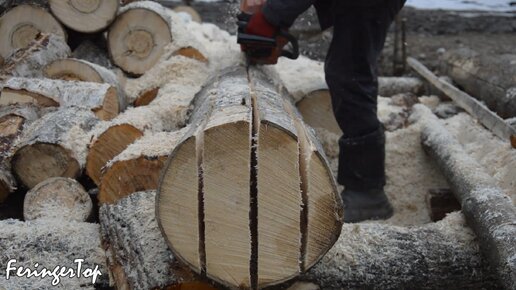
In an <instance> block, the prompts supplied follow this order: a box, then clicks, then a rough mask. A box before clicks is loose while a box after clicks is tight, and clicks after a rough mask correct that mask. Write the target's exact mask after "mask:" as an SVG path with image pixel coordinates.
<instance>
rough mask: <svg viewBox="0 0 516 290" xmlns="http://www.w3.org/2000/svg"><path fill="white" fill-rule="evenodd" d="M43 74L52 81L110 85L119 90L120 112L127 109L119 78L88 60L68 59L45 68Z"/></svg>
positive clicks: (57, 61)
mask: <svg viewBox="0 0 516 290" xmlns="http://www.w3.org/2000/svg"><path fill="white" fill-rule="evenodd" d="M43 73H44V76H45V77H47V78H50V79H62V80H74V81H81V82H93V83H106V84H110V85H111V86H113V87H115V88H116V90H117V95H118V104H119V106H120V108H119V111H120V112H122V111H124V110H125V108H126V107H127V104H126V103H127V102H126V98H125V93H124V90H123V89H122V86H121V85H120V82H119V81H118V78H117V76H116V75H115V73H113V71H111V70H109V69H107V68H105V67H102V66H100V65H97V64H95V63H91V62H89V61H86V60H81V59H74V58H67V59H60V60H56V61H54V62H52V63H50V64H49V65H47V66H45V68H44V69H43Z"/></svg>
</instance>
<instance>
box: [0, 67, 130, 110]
mask: <svg viewBox="0 0 516 290" xmlns="http://www.w3.org/2000/svg"><path fill="white" fill-rule="evenodd" d="M25 102H29V103H37V104H43V106H51V105H52V104H55V106H60V107H80V108H85V109H89V110H91V111H93V112H94V113H95V114H96V115H97V116H98V117H99V118H100V119H103V120H110V119H112V118H114V117H115V116H116V115H118V113H119V112H120V108H121V106H122V105H123V104H120V101H119V99H118V97H117V93H116V89H115V88H114V87H112V86H111V85H109V84H99V83H91V82H78V81H64V80H51V79H32V78H17V77H15V78H10V79H9V80H7V82H6V83H5V85H4V88H3V89H2V96H1V98H0V104H10V103H25Z"/></svg>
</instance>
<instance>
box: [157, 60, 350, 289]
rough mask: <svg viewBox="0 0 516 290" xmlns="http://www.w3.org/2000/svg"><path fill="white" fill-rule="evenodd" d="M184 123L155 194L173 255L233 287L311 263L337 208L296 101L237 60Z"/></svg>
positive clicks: (334, 231)
mask: <svg viewBox="0 0 516 290" xmlns="http://www.w3.org/2000/svg"><path fill="white" fill-rule="evenodd" d="M249 80H250V81H249ZM190 124H191V127H190V128H189V130H188V133H187V134H186V135H185V136H184V137H183V139H182V140H181V141H180V144H179V145H178V146H177V147H176V148H175V149H174V150H173V151H172V154H171V155H170V157H169V161H168V164H167V166H166V167H165V169H164V171H163V174H162V180H161V182H160V187H159V196H158V198H157V200H158V204H157V210H158V214H157V216H158V221H159V223H160V226H161V228H162V230H163V233H164V235H165V236H166V237H167V239H168V241H169V244H170V246H171V248H172V251H173V252H174V253H175V255H176V256H177V257H178V258H179V259H180V260H182V261H184V262H185V263H187V264H188V265H190V266H191V267H192V269H193V270H194V271H195V272H196V273H201V274H202V275H206V276H207V277H209V278H211V279H213V280H216V281H218V282H220V283H221V284H224V285H226V286H229V287H244V288H253V289H256V288H258V287H260V288H261V287H265V286H268V285H274V284H277V283H281V282H283V281H286V280H289V279H292V278H294V277H295V276H297V275H299V273H300V272H303V271H304V270H305V269H309V268H310V267H312V266H313V265H314V264H315V263H316V262H317V261H318V260H319V259H320V258H321V257H322V256H323V255H324V254H325V253H326V252H327V251H328V249H329V248H330V247H331V246H332V245H333V243H334V242H335V241H336V239H337V236H338V233H339V231H340V227H341V225H342V222H341V214H342V209H341V202H340V195H339V194H338V193H337V190H336V187H335V184H334V180H333V177H332V174H331V172H330V170H329V169H328V168H329V167H328V165H327V162H326V159H325V157H324V155H323V153H322V152H323V151H322V149H320V146H319V145H318V143H317V141H316V139H315V138H314V136H313V134H312V132H311V131H309V130H307V128H306V126H305V125H304V124H303V123H302V121H301V120H300V118H299V116H298V115H297V114H296V113H295V107H294V106H293V105H292V104H291V103H290V102H288V101H284V100H283V98H282V96H281V95H280V94H278V93H277V92H276V90H275V89H274V88H273V87H272V85H271V84H270V83H269V82H268V80H267V79H266V78H265V76H264V75H262V73H260V72H259V71H255V70H253V71H252V72H251V73H250V74H249V75H248V74H247V73H246V71H245V69H244V68H242V67H236V68H230V69H228V70H227V71H226V72H224V73H222V74H220V75H219V76H218V77H216V78H215V79H213V80H212V81H211V82H209V84H208V85H207V86H205V88H204V89H203V90H202V91H201V92H200V93H199V95H198V97H197V105H196V111H195V112H194V113H193V115H192V118H191V122H190Z"/></svg>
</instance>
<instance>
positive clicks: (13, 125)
mask: <svg viewBox="0 0 516 290" xmlns="http://www.w3.org/2000/svg"><path fill="white" fill-rule="evenodd" d="M39 116H40V112H39V110H38V108H37V107H36V106H33V105H30V104H25V105H14V106H3V107H0V163H1V164H2V165H0V203H1V202H3V201H4V200H5V199H6V198H7V196H9V194H10V193H12V192H14V191H15V190H16V181H15V179H14V177H13V176H12V173H11V168H10V165H9V164H8V161H7V158H8V157H9V156H10V155H11V150H12V147H13V143H14V142H15V140H16V138H18V137H19V136H20V134H21V132H22V131H23V130H24V128H26V127H27V126H28V125H29V124H30V123H32V122H34V121H35V120H37V119H38V118H39Z"/></svg>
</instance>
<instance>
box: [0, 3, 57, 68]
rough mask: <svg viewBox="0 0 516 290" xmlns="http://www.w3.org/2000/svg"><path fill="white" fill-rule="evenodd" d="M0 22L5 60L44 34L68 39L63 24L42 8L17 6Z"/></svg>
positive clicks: (0, 52)
mask: <svg viewBox="0 0 516 290" xmlns="http://www.w3.org/2000/svg"><path fill="white" fill-rule="evenodd" d="M40 2H43V1H40ZM0 22H1V23H2V25H1V26H0V55H2V57H4V58H7V57H9V56H10V55H11V54H12V53H13V52H14V51H16V50H17V49H22V48H26V47H27V46H28V45H29V44H30V43H31V42H32V41H33V40H34V39H35V38H36V37H37V35H38V34H39V33H42V32H44V33H52V34H55V35H57V36H60V37H62V38H64V39H66V32H65V30H64V29H63V27H62V26H61V24H60V23H59V22H58V21H57V20H56V19H55V18H54V16H52V14H50V13H49V12H48V11H47V10H46V9H45V8H43V7H40V6H36V5H26V4H24V5H19V6H16V7H14V8H12V9H10V10H8V11H7V12H6V13H5V14H4V15H2V17H1V18H0Z"/></svg>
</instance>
